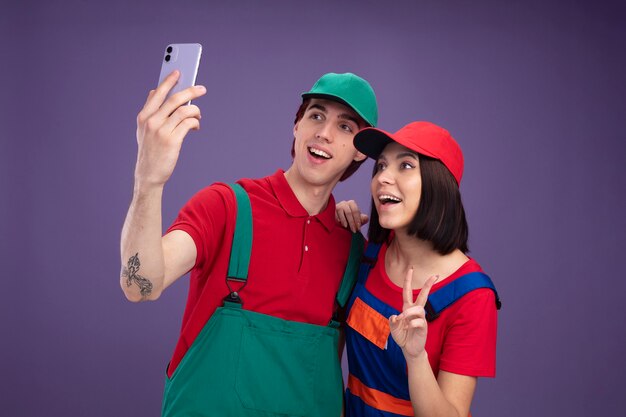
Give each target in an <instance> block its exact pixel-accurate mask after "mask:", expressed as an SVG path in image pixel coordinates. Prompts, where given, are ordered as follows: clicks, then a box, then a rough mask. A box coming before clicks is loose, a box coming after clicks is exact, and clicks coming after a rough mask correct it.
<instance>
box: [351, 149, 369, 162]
mask: <svg viewBox="0 0 626 417" xmlns="http://www.w3.org/2000/svg"><path fill="white" fill-rule="evenodd" d="M365 159H367V155H365V154H364V153H361V152H359V151H356V156H355V157H354V161H356V162H361V161H364V160H365Z"/></svg>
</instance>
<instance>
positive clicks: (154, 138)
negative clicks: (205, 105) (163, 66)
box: [135, 70, 206, 187]
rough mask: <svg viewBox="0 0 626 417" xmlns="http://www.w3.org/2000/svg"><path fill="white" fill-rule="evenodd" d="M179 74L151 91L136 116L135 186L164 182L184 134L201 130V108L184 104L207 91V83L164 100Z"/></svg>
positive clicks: (170, 173)
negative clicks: (205, 85)
mask: <svg viewBox="0 0 626 417" xmlns="http://www.w3.org/2000/svg"><path fill="white" fill-rule="evenodd" d="M179 77H180V72H179V71H178V70H175V71H173V72H172V73H171V74H169V75H168V76H167V77H166V78H165V79H164V80H163V82H162V83H161V84H159V86H158V87H157V88H156V90H152V91H150V93H149V94H148V99H147V100H146V103H145V104H144V106H143V108H142V109H141V111H140V112H139V114H138V115H137V144H138V146H139V150H138V155H137V165H136V167H135V186H136V187H137V186H139V187H143V186H155V185H156V186H162V185H164V184H165V183H166V182H167V180H168V179H169V178H170V176H171V175H172V172H173V171H174V167H175V166H176V162H177V161H178V155H179V154H180V148H181V146H182V143H183V140H184V139H185V136H186V135H187V133H188V132H189V131H190V130H198V129H200V118H201V115H200V109H199V108H198V106H196V105H194V104H190V105H185V104H186V103H188V102H189V101H191V100H194V99H196V98H198V97H201V96H203V95H204V94H206V88H205V87H204V86H201V85H198V86H193V87H189V88H186V89H184V90H182V91H180V92H178V93H176V94H174V95H172V96H171V97H169V98H168V99H167V100H165V99H166V97H167V95H168V93H169V92H170V90H171V89H172V88H173V87H174V86H175V85H176V83H177V81H178V79H179Z"/></svg>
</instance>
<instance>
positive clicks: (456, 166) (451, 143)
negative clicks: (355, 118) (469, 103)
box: [354, 122, 463, 184]
mask: <svg viewBox="0 0 626 417" xmlns="http://www.w3.org/2000/svg"><path fill="white" fill-rule="evenodd" d="M391 141H394V142H397V143H399V144H400V145H402V146H405V147H407V148H409V149H411V150H412V151H415V152H417V153H419V154H422V155H426V156H429V157H431V158H435V159H438V160H440V161H441V162H442V163H443V164H444V165H445V166H446V168H448V171H450V172H451V173H452V175H453V176H454V178H455V179H456V183H457V184H461V177H462V176H463V152H462V151H461V147H460V146H459V144H458V143H456V141H455V140H454V138H453V137H452V136H451V135H450V132H448V131H447V130H446V129H444V128H442V127H439V126H437V125H436V124H433V123H430V122H412V123H409V124H408V125H406V126H404V127H403V128H402V129H400V130H398V131H397V132H396V133H393V134H392V133H388V132H385V131H384V130H382V129H376V128H373V127H367V128H365V129H363V130H361V131H360V132H359V133H357V134H356V135H355V136H354V146H355V147H356V148H357V149H358V150H359V152H362V153H364V154H365V155H367V156H369V157H370V158H373V159H377V158H378V156H380V154H381V152H382V151H383V149H384V148H385V146H387V144H388V143H389V142H391Z"/></svg>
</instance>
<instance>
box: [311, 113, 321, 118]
mask: <svg viewBox="0 0 626 417" xmlns="http://www.w3.org/2000/svg"><path fill="white" fill-rule="evenodd" d="M310 118H311V119H312V120H322V115H321V114H319V113H313V114H311V116H310Z"/></svg>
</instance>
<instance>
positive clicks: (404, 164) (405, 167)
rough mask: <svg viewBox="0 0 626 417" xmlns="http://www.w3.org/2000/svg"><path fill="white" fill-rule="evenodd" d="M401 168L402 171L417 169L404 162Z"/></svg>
mask: <svg viewBox="0 0 626 417" xmlns="http://www.w3.org/2000/svg"><path fill="white" fill-rule="evenodd" d="M400 168H402V169H412V168H415V167H414V166H413V165H411V164H410V163H408V162H403V163H401V164H400Z"/></svg>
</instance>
